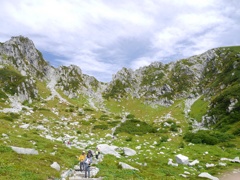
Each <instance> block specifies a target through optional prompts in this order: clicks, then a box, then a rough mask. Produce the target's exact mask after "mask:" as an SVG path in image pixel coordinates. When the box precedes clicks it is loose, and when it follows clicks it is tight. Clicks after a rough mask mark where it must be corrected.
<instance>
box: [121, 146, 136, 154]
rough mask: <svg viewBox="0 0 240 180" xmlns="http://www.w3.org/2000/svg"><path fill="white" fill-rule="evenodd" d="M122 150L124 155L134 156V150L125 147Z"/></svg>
mask: <svg viewBox="0 0 240 180" xmlns="http://www.w3.org/2000/svg"><path fill="white" fill-rule="evenodd" d="M123 152H124V154H125V155H126V156H134V155H135V154H136V151H135V150H133V149H130V148H127V147H124V148H123Z"/></svg>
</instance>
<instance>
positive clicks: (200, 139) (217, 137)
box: [183, 130, 234, 145]
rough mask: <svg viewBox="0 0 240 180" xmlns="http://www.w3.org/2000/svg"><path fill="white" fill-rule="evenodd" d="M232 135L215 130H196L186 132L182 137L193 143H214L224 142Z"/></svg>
mask: <svg viewBox="0 0 240 180" xmlns="http://www.w3.org/2000/svg"><path fill="white" fill-rule="evenodd" d="M233 137H234V136H233V135H231V134H227V133H221V132H217V131H203V130H200V131H197V132H196V133H193V132H188V133H186V134H185V135H184V137H183V139H185V140H186V141H187V142H191V143H194V144H208V145H215V144H218V143H220V142H226V141H228V140H229V139H232V138H233Z"/></svg>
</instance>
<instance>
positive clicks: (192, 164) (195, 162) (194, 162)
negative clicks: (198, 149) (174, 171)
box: [188, 159, 199, 166]
mask: <svg viewBox="0 0 240 180" xmlns="http://www.w3.org/2000/svg"><path fill="white" fill-rule="evenodd" d="M198 163H199V161H198V160H197V159H196V160H194V161H193V162H190V163H189V164H188V165H189V166H195V165H196V164H198Z"/></svg>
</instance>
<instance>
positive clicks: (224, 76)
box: [0, 36, 240, 123]
mask: <svg viewBox="0 0 240 180" xmlns="http://www.w3.org/2000/svg"><path fill="white" fill-rule="evenodd" d="M239 62H240V53H239V48H238V47H229V48H216V49H212V50H209V51H207V52H205V53H203V54H201V55H197V56H193V57H190V58H187V59H181V60H179V61H176V62H171V63H169V64H162V63H160V62H154V63H152V64H151V65H149V66H145V67H142V68H140V69H137V70H135V71H133V70H131V69H127V68H122V70H120V71H119V72H117V73H116V74H115V75H114V76H113V79H112V81H111V82H110V83H102V82H99V81H97V80H96V79H95V78H94V77H91V76H88V75H85V74H82V71H81V69H80V68H79V67H77V66H74V65H71V66H69V67H66V66H61V67H59V68H54V67H52V66H51V65H49V63H47V62H46V61H45V60H44V59H43V57H42V54H41V52H39V51H38V50H37V49H36V48H35V46H34V44H33V42H32V41H31V40H30V39H28V38H25V37H22V36H19V37H12V38H11V39H10V40H9V41H7V42H5V43H1V44H0V64H1V66H0V67H1V68H0V73H1V74H0V75H1V76H0V83H1V89H0V95H1V98H3V99H7V98H10V97H14V98H15V100H17V101H19V102H20V103H23V102H28V103H32V102H33V101H39V100H40V99H44V97H42V96H41V95H40V93H39V91H40V89H39V87H38V85H37V84H38V83H39V82H41V83H43V84H45V88H46V89H49V90H50V92H51V93H52V94H56V93H57V92H58V93H57V94H58V97H59V99H61V97H60V96H61V95H60V94H61V93H62V94H64V95H65V96H67V97H68V98H70V99H72V98H86V101H87V102H88V103H89V104H92V106H94V107H103V106H104V101H106V100H108V99H113V100H117V101H119V100H121V98H137V99H140V100H141V101H142V102H143V103H145V104H149V105H151V106H153V107H155V106H159V105H160V106H171V105H172V104H173V103H174V101H176V100H178V99H182V98H194V97H198V96H204V97H205V99H206V100H208V101H209V102H210V106H209V109H208V114H207V115H206V117H208V118H207V119H209V117H210V121H209V122H213V119H215V120H218V119H219V118H220V117H222V115H223V114H225V115H223V116H224V117H225V116H227V115H229V114H234V113H235V114H236V109H238V108H239V102H240V100H239V94H238V93H237V92H238V91H239V89H240V88H239V81H240V80H239V79H240V76H239V72H240V71H239V70H240V65H239ZM59 92H60V94H59ZM223 94H225V95H226V96H224V97H223ZM223 102H225V103H224V104H222V103H223ZM220 109H221V110H222V111H224V112H226V113H222V112H220V111H221V110H220ZM219 114H220V115H219ZM234 117H235V115H234ZM220 119H221V118H220ZM215 120H214V122H215ZM215 123H216V122H215Z"/></svg>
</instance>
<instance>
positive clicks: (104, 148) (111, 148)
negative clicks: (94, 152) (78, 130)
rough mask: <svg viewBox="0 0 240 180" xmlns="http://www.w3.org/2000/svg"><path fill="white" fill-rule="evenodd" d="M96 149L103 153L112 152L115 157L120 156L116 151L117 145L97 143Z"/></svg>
mask: <svg viewBox="0 0 240 180" xmlns="http://www.w3.org/2000/svg"><path fill="white" fill-rule="evenodd" d="M97 147H98V149H99V150H100V152H101V153H103V154H112V155H114V156H116V157H117V158H120V157H121V156H120V154H119V153H118V152H117V151H116V149H117V148H118V147H117V146H109V145H108V144H99V145H97Z"/></svg>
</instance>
